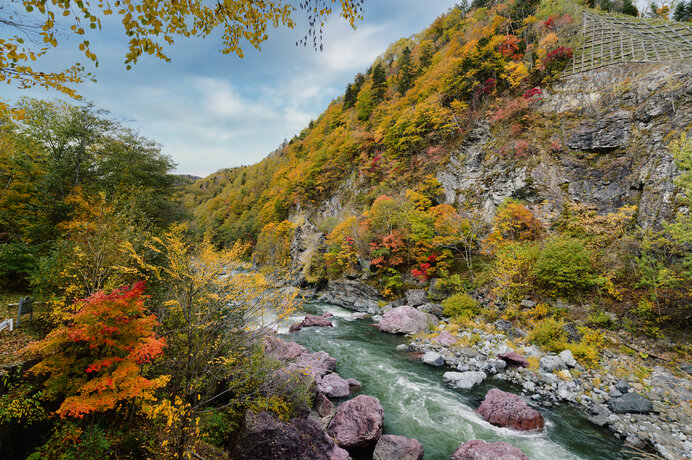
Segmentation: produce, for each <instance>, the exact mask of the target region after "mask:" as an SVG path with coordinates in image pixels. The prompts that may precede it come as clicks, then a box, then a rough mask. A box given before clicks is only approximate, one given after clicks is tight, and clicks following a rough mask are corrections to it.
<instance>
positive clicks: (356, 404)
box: [328, 395, 384, 450]
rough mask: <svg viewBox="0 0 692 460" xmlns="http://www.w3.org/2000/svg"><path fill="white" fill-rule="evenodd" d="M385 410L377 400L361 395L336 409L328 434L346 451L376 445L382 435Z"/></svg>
mask: <svg viewBox="0 0 692 460" xmlns="http://www.w3.org/2000/svg"><path fill="white" fill-rule="evenodd" d="M383 421H384V409H382V405H381V404H380V401H379V400H378V399H377V398H374V397H372V396H366V395H359V396H356V397H355V398H353V399H351V400H349V401H346V402H345V403H343V404H342V405H340V406H339V407H338V408H337V409H336V414H334V418H332V421H331V422H330V423H329V428H328V432H329V435H330V436H332V437H333V438H334V439H335V441H336V443H337V445H339V446H340V447H343V448H344V449H346V450H350V449H363V448H366V447H370V446H373V445H375V443H376V442H377V440H378V439H379V438H380V436H381V435H382V423H383Z"/></svg>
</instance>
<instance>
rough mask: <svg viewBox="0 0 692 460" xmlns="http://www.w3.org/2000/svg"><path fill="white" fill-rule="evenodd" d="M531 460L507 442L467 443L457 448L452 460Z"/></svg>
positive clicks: (475, 440)
mask: <svg viewBox="0 0 692 460" xmlns="http://www.w3.org/2000/svg"><path fill="white" fill-rule="evenodd" d="M498 459H502V460H529V457H527V456H526V455H525V454H524V453H523V452H522V451H521V450H519V449H518V448H516V447H514V446H513V445H511V444H508V443H506V442H502V441H500V442H493V443H487V442H485V441H481V440H479V439H474V440H473V441H467V442H465V443H463V444H462V445H460V446H459V448H457V450H455V451H454V453H453V454H452V458H451V460H498Z"/></svg>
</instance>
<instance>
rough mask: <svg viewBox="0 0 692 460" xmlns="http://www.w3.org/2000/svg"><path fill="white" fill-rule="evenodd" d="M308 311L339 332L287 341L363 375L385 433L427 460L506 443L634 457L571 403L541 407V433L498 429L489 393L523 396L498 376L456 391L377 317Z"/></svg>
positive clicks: (568, 455) (550, 457)
mask: <svg viewBox="0 0 692 460" xmlns="http://www.w3.org/2000/svg"><path fill="white" fill-rule="evenodd" d="M305 311H306V312H308V313H318V314H321V313H323V312H330V313H332V314H333V315H334V316H335V318H332V319H333V323H334V326H335V327H333V328H329V327H310V328H305V329H303V330H301V331H300V332H298V333H295V334H290V335H288V338H289V339H290V340H293V341H295V342H297V343H300V344H301V345H304V346H305V347H307V348H308V349H310V350H311V351H317V350H324V351H326V352H328V353H329V354H330V355H331V356H333V357H334V358H336V360H337V367H336V371H337V372H339V374H341V376H342V377H344V378H349V377H354V378H356V379H357V380H359V381H360V382H361V383H362V384H363V389H362V393H363V394H367V395H370V396H375V397H377V398H378V399H379V400H380V402H381V403H382V407H384V432H385V433H389V434H398V435H401V436H406V437H408V438H415V439H417V440H418V441H420V442H421V443H422V444H423V446H424V448H425V459H426V460H449V458H450V456H451V455H452V452H454V450H455V449H456V448H457V447H458V446H459V445H460V444H462V443H463V442H464V441H468V440H471V439H482V440H485V441H488V442H495V441H507V442H509V443H511V444H513V445H515V446H517V447H519V448H520V449H521V450H522V451H523V452H524V453H525V454H526V455H528V456H529V458H531V459H532V460H541V459H545V460H561V459H599V460H601V459H604V460H605V459H620V458H627V457H626V456H625V455H624V454H622V453H621V448H622V446H621V443H620V442H619V441H618V440H617V439H616V438H615V437H614V436H613V435H612V434H610V433H609V432H608V431H607V430H606V429H601V428H598V427H596V426H595V425H592V424H591V423H589V422H588V421H587V420H586V419H585V418H584V416H583V415H581V414H580V413H579V412H578V411H577V410H576V409H574V408H571V407H568V406H560V407H556V408H551V409H545V408H541V407H535V408H536V409H537V410H539V411H540V412H541V414H542V415H543V417H544V418H545V420H546V429H545V430H544V432H543V433H540V434H537V433H531V434H526V433H520V432H516V431H513V430H509V429H506V428H498V427H495V426H492V425H490V424H489V423H487V422H485V421H484V420H483V419H482V418H480V417H479V416H478V415H477V414H475V413H474V409H475V408H476V407H478V405H479V404H480V402H481V400H482V398H483V396H484V395H485V393H486V392H487V391H488V390H490V388H493V387H497V388H500V389H503V390H506V391H514V392H517V389H516V388H513V387H511V386H509V385H508V384H506V383H505V382H503V381H500V380H498V379H493V378H489V379H488V380H486V382H484V383H483V384H482V385H480V386H479V387H477V388H475V389H473V390H471V391H465V390H457V389H454V388H451V387H450V386H448V385H447V384H445V383H444V382H443V381H442V374H443V373H444V372H445V370H446V369H443V368H434V367H431V366H427V365H424V364H421V362H420V361H418V360H416V359H415V357H413V356H412V355H411V354H410V353H402V352H399V351H396V350H395V347H396V346H397V345H399V344H400V343H403V342H404V341H405V339H404V338H403V337H401V336H396V335H391V334H385V333H382V332H379V331H378V330H377V329H376V328H374V327H373V326H372V320H371V319H369V318H366V319H358V320H354V319H351V318H350V316H351V314H352V313H353V312H351V311H349V310H345V309H342V308H340V307H336V306H333V305H328V304H321V303H311V304H308V305H307V306H306V307H305ZM301 318H302V316H296V317H294V318H291V321H300V319H301ZM280 332H284V333H285V332H286V329H284V328H282V329H281V330H280ZM337 404H338V403H337Z"/></svg>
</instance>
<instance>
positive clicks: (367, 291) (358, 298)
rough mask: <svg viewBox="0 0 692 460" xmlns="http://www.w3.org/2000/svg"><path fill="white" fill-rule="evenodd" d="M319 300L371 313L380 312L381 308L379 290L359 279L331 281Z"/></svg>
mask: <svg viewBox="0 0 692 460" xmlns="http://www.w3.org/2000/svg"><path fill="white" fill-rule="evenodd" d="M318 300H319V301H320V302H326V303H331V304H334V305H338V306H340V307H344V308H348V309H350V310H356V311H362V312H367V313H370V314H377V313H379V312H380V308H379V307H378V305H377V304H378V301H379V300H380V296H379V294H378V292H377V290H376V289H375V288H374V287H372V286H368V285H367V284H363V283H361V282H359V281H352V280H341V281H330V282H329V285H328V286H327V289H326V291H325V292H324V293H323V294H322V295H321V296H320V297H319V299H318Z"/></svg>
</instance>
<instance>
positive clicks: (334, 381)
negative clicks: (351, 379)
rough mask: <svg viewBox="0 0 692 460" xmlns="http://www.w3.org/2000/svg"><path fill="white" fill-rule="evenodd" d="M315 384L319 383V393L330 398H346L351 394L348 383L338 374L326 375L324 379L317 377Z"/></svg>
mask: <svg viewBox="0 0 692 460" xmlns="http://www.w3.org/2000/svg"><path fill="white" fill-rule="evenodd" d="M315 383H317V391H320V392H322V393H324V394H325V395H327V396H329V397H330V398H345V397H347V396H348V395H349V394H350V392H351V388H350V386H349V384H348V382H347V381H346V380H344V379H343V378H341V376H340V375H339V374H337V373H336V372H332V373H331V374H326V375H325V376H324V377H319V376H317V378H315Z"/></svg>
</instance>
